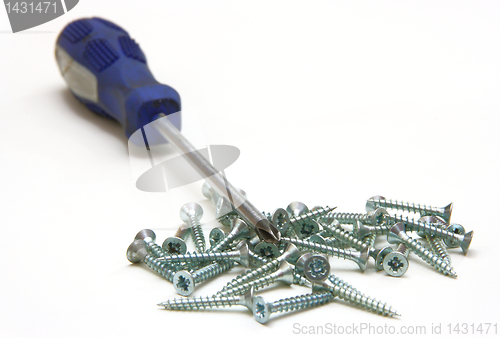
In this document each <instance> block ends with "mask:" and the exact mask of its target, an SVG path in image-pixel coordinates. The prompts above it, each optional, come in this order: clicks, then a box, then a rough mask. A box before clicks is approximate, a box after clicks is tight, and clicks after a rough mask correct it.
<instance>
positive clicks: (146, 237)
mask: <svg viewBox="0 0 500 338" xmlns="http://www.w3.org/2000/svg"><path fill="white" fill-rule="evenodd" d="M138 239H141V240H143V241H144V243H146V245H147V249H148V251H149V252H150V253H151V254H152V255H153V256H155V257H162V256H163V255H164V254H165V252H164V251H163V250H162V248H161V247H160V246H159V245H158V244H156V243H155V240H156V234H155V233H154V231H153V230H150V229H142V230H141V231H139V232H138V233H137V235H135V238H134V240H138Z"/></svg>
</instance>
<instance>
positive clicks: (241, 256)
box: [158, 241, 250, 267]
mask: <svg viewBox="0 0 500 338" xmlns="http://www.w3.org/2000/svg"><path fill="white" fill-rule="evenodd" d="M248 251H249V250H248V245H247V243H246V241H242V242H241V243H240V244H239V245H238V246H237V247H236V251H225V252H201V253H197V252H193V253H187V254H184V255H170V256H164V257H161V258H158V259H159V260H162V261H165V262H187V263H197V262H212V261H221V260H228V259H229V260H233V261H236V262H238V263H240V264H241V265H243V266H245V267H248V264H249V259H250V258H249V254H248Z"/></svg>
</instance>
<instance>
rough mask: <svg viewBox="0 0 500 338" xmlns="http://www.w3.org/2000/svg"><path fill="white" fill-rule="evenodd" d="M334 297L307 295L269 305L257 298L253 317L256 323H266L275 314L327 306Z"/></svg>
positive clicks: (320, 294)
mask: <svg viewBox="0 0 500 338" xmlns="http://www.w3.org/2000/svg"><path fill="white" fill-rule="evenodd" d="M333 298H334V296H333V295H332V294H331V293H330V292H321V293H308V294H305V295H301V296H296V297H291V298H284V299H280V300H277V301H275V302H272V303H269V302H266V301H265V300H264V298H262V297H260V296H258V297H255V298H254V302H253V315H254V318H255V320H256V321H258V322H259V323H261V324H264V323H266V322H267V321H268V320H269V318H270V317H271V314H272V313H275V312H291V311H298V310H302V309H307V308H311V307H315V306H319V305H323V304H327V303H328V302H329V301H330V300H332V299H333Z"/></svg>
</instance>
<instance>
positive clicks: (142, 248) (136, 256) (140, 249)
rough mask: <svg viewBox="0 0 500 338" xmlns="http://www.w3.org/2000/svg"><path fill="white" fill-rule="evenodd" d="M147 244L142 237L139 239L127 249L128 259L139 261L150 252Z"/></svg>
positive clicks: (131, 261)
mask: <svg viewBox="0 0 500 338" xmlns="http://www.w3.org/2000/svg"><path fill="white" fill-rule="evenodd" d="M146 248H147V245H146V243H145V242H144V241H143V240H142V239H137V240H135V241H133V242H132V244H130V245H129V247H128V249H127V259H128V260H129V262H130V263H139V262H140V261H142V260H143V259H144V258H145V257H146V256H147V254H148V252H147V249H146Z"/></svg>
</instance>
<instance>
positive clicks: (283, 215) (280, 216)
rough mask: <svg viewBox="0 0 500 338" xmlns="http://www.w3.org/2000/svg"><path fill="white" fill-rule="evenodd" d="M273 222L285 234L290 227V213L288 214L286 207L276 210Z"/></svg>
mask: <svg viewBox="0 0 500 338" xmlns="http://www.w3.org/2000/svg"><path fill="white" fill-rule="evenodd" d="M271 222H272V223H273V225H274V226H275V227H277V228H278V229H279V230H280V232H281V234H282V235H284V234H285V233H286V232H287V231H288V228H289V227H290V215H288V212H287V211H286V210H285V209H283V208H278V209H276V210H274V212H273V216H272V218H271Z"/></svg>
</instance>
